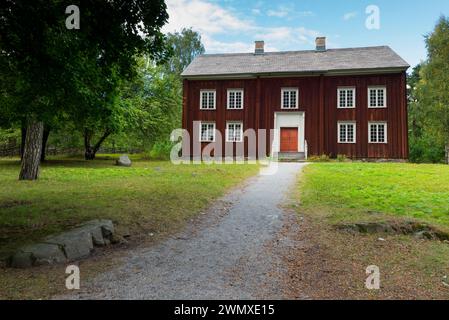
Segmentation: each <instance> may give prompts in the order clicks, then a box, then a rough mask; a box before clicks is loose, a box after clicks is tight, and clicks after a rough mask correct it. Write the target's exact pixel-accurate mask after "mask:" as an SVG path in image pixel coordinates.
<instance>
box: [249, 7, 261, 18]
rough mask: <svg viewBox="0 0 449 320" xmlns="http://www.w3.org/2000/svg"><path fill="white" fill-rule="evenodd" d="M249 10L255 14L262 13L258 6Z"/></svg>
mask: <svg viewBox="0 0 449 320" xmlns="http://www.w3.org/2000/svg"><path fill="white" fill-rule="evenodd" d="M251 12H252V13H253V14H254V15H256V16H260V15H261V14H262V11H260V9H259V8H254V9H252V10H251Z"/></svg>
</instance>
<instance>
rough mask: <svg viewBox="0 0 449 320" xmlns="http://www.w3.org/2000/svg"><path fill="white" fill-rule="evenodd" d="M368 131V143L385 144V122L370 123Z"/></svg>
mask: <svg viewBox="0 0 449 320" xmlns="http://www.w3.org/2000/svg"><path fill="white" fill-rule="evenodd" d="M368 130H369V132H368V137H369V143H387V124H386V123H385V122H370V123H369V124H368Z"/></svg>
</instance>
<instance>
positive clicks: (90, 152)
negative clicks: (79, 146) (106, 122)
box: [84, 129, 112, 160]
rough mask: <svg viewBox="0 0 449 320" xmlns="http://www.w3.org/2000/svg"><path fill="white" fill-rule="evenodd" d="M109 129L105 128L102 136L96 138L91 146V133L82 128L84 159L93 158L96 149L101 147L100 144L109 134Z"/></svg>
mask: <svg viewBox="0 0 449 320" xmlns="http://www.w3.org/2000/svg"><path fill="white" fill-rule="evenodd" d="M111 133H112V132H111V131H110V130H106V131H105V133H104V134H103V136H102V137H101V138H100V140H98V142H97V143H96V144H95V146H91V140H92V136H93V133H92V131H89V130H87V129H85V130H84V150H85V151H84V159H86V160H94V159H95V156H96V154H97V152H98V150H99V149H100V147H101V144H102V143H103V142H104V140H106V138H107V137H109V136H110V135H111Z"/></svg>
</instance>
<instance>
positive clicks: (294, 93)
mask: <svg viewBox="0 0 449 320" xmlns="http://www.w3.org/2000/svg"><path fill="white" fill-rule="evenodd" d="M281 95H282V98H281V100H282V101H281V106H282V107H281V108H282V109H298V96H299V93H298V89H282V90H281Z"/></svg>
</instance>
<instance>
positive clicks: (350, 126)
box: [338, 122, 356, 143]
mask: <svg viewBox="0 0 449 320" xmlns="http://www.w3.org/2000/svg"><path fill="white" fill-rule="evenodd" d="M355 137H356V124H355V122H339V123H338V143H355Z"/></svg>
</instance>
